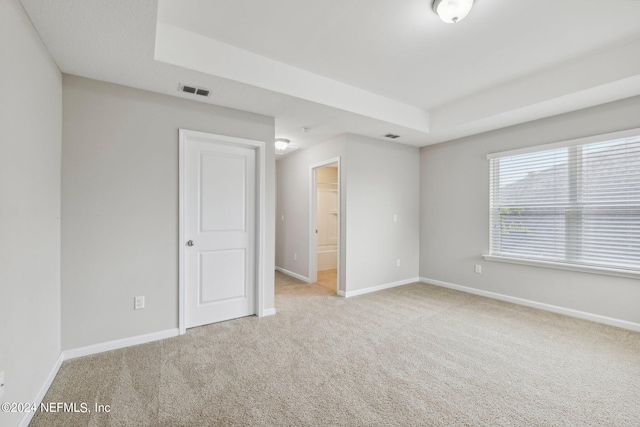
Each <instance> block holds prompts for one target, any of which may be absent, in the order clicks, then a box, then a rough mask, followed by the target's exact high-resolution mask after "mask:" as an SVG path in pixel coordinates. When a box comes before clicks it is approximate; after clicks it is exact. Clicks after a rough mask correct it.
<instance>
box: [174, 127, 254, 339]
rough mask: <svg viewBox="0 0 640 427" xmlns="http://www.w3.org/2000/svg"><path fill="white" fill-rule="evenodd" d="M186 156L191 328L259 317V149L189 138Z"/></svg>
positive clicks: (187, 314)
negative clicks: (257, 180)
mask: <svg viewBox="0 0 640 427" xmlns="http://www.w3.org/2000/svg"><path fill="white" fill-rule="evenodd" d="M212 138H214V136H213V135H212ZM184 156H185V159H184V163H183V164H184V167H185V174H184V179H185V182H184V192H185V194H184V217H183V221H184V225H183V226H184V236H185V239H184V240H185V241H183V242H181V243H182V244H183V245H186V246H185V254H184V268H185V271H184V279H185V322H186V327H187V328H192V327H194V326H200V325H205V324H208V323H214V322H220V321H223V320H229V319H235V318H237V317H243V316H249V315H251V314H255V304H254V298H255V288H256V287H255V228H256V227H255V200H256V177H255V173H256V159H255V150H253V149H250V148H243V147H237V146H232V145H226V144H224V142H216V141H215V138H214V139H208V138H195V137H189V138H187V139H185V146H184Z"/></svg>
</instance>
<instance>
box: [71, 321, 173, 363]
mask: <svg viewBox="0 0 640 427" xmlns="http://www.w3.org/2000/svg"><path fill="white" fill-rule="evenodd" d="M178 335H180V330H179V329H178V328H174V329H167V330H166V331H160V332H153V333H151V334H146V335H138V336H135V337H129V338H123V339H119V340H113V341H107V342H103V343H100V344H94V345H89V346H87V347H80V348H74V349H71V350H65V351H63V352H62V355H63V359H64V360H69V359H75V358H77V357H83V356H90V355H92V354H98V353H103V352H105V351H111V350H117V349H119V348H124V347H131V346H132V345H138V344H145V343H148V342H152V341H158V340H163V339H165V338H171V337H177V336H178Z"/></svg>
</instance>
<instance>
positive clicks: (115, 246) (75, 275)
mask: <svg viewBox="0 0 640 427" xmlns="http://www.w3.org/2000/svg"><path fill="white" fill-rule="evenodd" d="M63 100H64V120H63V151H62V166H63V173H62V331H63V333H62V348H63V349H65V350H66V349H71V348H78V347H83V346H87V345H91V344H96V343H101V342H105V341H110V340H115V339H121V338H127V337H132V336H136V335H142V334H148V333H153V332H159V331H164V330H168V329H173V328H177V327H178V129H179V128H185V129H191V130H197V131H203V132H211V133H216V134H222V135H231V136H236V137H242V138H248V139H255V140H260V141H266V142H268V144H267V153H268V154H267V159H266V160H267V170H266V174H267V186H266V200H267V218H266V223H267V225H268V229H267V239H266V240H267V241H266V247H267V248H268V252H267V254H266V263H265V266H264V270H265V271H266V272H267V275H266V284H265V307H266V308H272V307H273V304H274V300H273V268H274V261H273V259H274V253H273V247H274V219H275V218H274V210H275V203H274V201H275V159H274V153H273V144H272V141H273V138H274V121H273V118H270V117H266V116H260V115H256V114H251V113H247V112H242V111H237V110H231V109H228V108H222V107H217V106H213V105H207V104H202V103H197V102H193V101H190V100H184V99H179V98H175V97H170V96H166V95H159V94H154V93H151V92H146V91H142V90H137V89H131V88H126V87H123V86H118V85H113V84H109V83H103V82H98V81H94V80H88V79H84V78H79V77H72V76H66V75H65V76H64V79H63ZM136 295H144V296H145V297H146V308H145V309H144V310H134V309H133V298H134V296H136Z"/></svg>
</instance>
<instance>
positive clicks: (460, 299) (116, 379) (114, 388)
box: [31, 273, 640, 427]
mask: <svg viewBox="0 0 640 427" xmlns="http://www.w3.org/2000/svg"><path fill="white" fill-rule="evenodd" d="M276 292H277V293H276V308H277V310H278V314H277V315H275V316H272V317H266V318H261V319H259V318H257V317H248V318H243V319H238V320H233V321H229V322H223V323H218V324H214V325H209V326H204V327H200V328H196V329H192V330H189V332H188V333H187V334H186V335H184V336H181V337H176V338H171V339H167V340H163V341H159V342H154V343H150V344H145V345H140V346H136V347H131V348H127V349H122V350H117V351H112V352H109V353H103V354H99V355H95V356H90V357H86V358H82V359H76V360H72V361H68V362H65V363H64V364H63V366H62V368H61V370H60V373H59V374H58V376H57V377H56V379H55V381H54V383H53V386H52V387H51V389H50V390H49V393H48V394H47V396H46V397H45V402H76V403H78V404H79V403H82V402H86V403H88V404H89V408H90V409H93V405H94V403H98V404H102V405H110V406H111V412H110V413H109V414H104V413H94V412H92V413H87V414H70V413H57V414H51V413H50V414H45V413H39V414H36V416H35V417H34V420H33V422H32V424H31V425H32V426H47V427H49V426H244V425H247V426H429V425H432V426H638V425H640V334H638V333H633V332H629V331H626V330H623V329H617V328H613V327H609V326H604V325H600V324H596V323H590V322H587V321H582V320H578V319H574V318H570V317H564V316H561V315H557V314H553V313H548V312H544V311H538V310H534V309H530V308H526V307H521V306H517V305H512V304H508V303H504V302H500V301H495V300H491V299H486V298H481V297H477V296H473V295H468V294H464V293H460V292H456V291H452V290H448V289H442V288H438V287H435V286H429V285H424V284H412V285H407V286H401V287H397V288H393V289H389V290H385V291H380V292H376V293H372V294H367V295H362V296H359V297H355V298H350V299H342V298H339V297H337V296H335V295H333V294H332V293H331V291H330V290H328V289H327V288H325V287H323V286H320V285H306V284H302V283H301V282H298V281H296V280H295V279H290V278H288V277H287V276H283V275H281V274H280V273H277V291H276Z"/></svg>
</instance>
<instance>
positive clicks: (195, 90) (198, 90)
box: [180, 85, 211, 96]
mask: <svg viewBox="0 0 640 427" xmlns="http://www.w3.org/2000/svg"><path fill="white" fill-rule="evenodd" d="M180 92H186V93H192V94H194V95H200V96H209V94H210V93H211V91H210V90H209V89H205V88H202V87H196V86H187V85H180Z"/></svg>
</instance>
